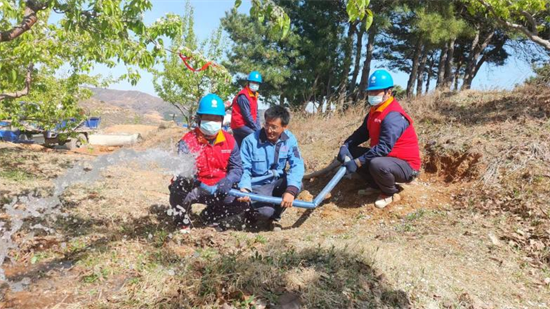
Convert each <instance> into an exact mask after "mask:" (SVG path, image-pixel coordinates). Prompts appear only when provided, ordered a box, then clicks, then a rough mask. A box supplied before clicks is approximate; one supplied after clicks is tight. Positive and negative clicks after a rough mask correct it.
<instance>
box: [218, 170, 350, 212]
mask: <svg viewBox="0 0 550 309" xmlns="http://www.w3.org/2000/svg"><path fill="white" fill-rule="evenodd" d="M344 175H346V167H345V166H342V167H340V169H339V170H338V172H336V175H334V177H332V179H331V180H330V181H329V183H328V184H327V185H326V186H325V187H324V188H323V190H321V192H320V193H319V194H318V195H317V197H315V198H314V199H313V201H312V202H306V201H300V200H294V202H293V203H292V206H293V207H299V208H307V209H312V208H316V207H317V206H319V205H320V204H321V203H322V202H323V200H324V199H325V196H326V195H327V194H329V193H330V191H332V189H334V187H336V185H337V184H338V183H339V182H340V180H342V178H343V177H344ZM229 194H230V195H232V196H236V197H245V196H248V197H250V199H251V200H253V201H255V202H263V203H270V204H275V205H277V204H281V202H282V201H283V199H282V198H280V197H274V196H264V195H258V194H255V193H246V192H241V191H239V190H236V189H231V191H229Z"/></svg>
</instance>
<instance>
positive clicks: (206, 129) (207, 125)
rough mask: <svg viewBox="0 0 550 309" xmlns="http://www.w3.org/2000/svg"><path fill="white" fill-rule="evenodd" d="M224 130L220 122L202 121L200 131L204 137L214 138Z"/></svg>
mask: <svg viewBox="0 0 550 309" xmlns="http://www.w3.org/2000/svg"><path fill="white" fill-rule="evenodd" d="M221 129H222V123H221V122H219V121H206V120H201V126H200V130H201V132H202V133H203V134H204V135H208V136H214V135H216V134H218V132H219V131H220V130H221Z"/></svg>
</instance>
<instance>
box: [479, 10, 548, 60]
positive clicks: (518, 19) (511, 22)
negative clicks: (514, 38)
mask: <svg viewBox="0 0 550 309" xmlns="http://www.w3.org/2000/svg"><path fill="white" fill-rule="evenodd" d="M476 1H477V3H479V4H480V5H481V6H482V7H483V8H484V9H486V10H487V12H489V13H490V15H491V16H493V17H494V18H495V19H496V20H497V21H498V22H499V23H500V24H501V25H503V26H504V27H506V28H509V29H511V30H517V31H519V32H521V33H523V34H524V35H525V36H527V37H528V38H529V39H530V40H531V41H533V42H535V43H537V44H539V45H540V46H542V47H544V48H545V49H547V50H549V51H550V40H548V39H545V38H543V37H541V36H539V28H544V27H546V26H547V24H548V23H550V18H549V17H548V14H549V13H550V3H548V1H547V0H531V1H516V2H511V1H508V0H476ZM537 13H544V14H542V17H541V18H540V19H539V20H538V21H537V19H536V18H535V14H537Z"/></svg>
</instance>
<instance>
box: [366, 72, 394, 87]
mask: <svg viewBox="0 0 550 309" xmlns="http://www.w3.org/2000/svg"><path fill="white" fill-rule="evenodd" d="M391 87H393V78H392V77H391V75H390V73H389V72H388V71H386V70H376V71H374V73H372V75H371V76H370V77H369V86H368V87H367V91H370V90H381V89H388V88H391Z"/></svg>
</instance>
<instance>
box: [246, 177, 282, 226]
mask: <svg viewBox="0 0 550 309" xmlns="http://www.w3.org/2000/svg"><path fill="white" fill-rule="evenodd" d="M286 188H287V181H286V177H285V176H283V177H281V178H279V179H277V180H275V181H273V182H271V183H268V184H264V185H259V186H252V192H253V193H256V194H260V195H265V196H275V197H281V196H283V194H284V193H285V191H286ZM252 209H253V210H255V215H256V219H257V220H267V219H271V220H275V221H279V220H280V219H281V215H282V214H283V212H284V211H285V208H283V207H281V205H273V204H269V203H262V202H253V203H252Z"/></svg>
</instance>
